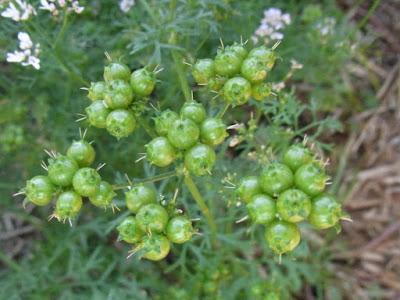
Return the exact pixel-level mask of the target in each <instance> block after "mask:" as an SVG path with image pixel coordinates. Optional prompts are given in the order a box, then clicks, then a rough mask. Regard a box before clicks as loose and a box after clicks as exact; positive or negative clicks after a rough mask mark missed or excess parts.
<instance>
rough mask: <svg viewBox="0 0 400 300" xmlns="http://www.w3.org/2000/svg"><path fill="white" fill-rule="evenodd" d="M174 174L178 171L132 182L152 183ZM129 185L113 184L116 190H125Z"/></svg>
mask: <svg viewBox="0 0 400 300" xmlns="http://www.w3.org/2000/svg"><path fill="white" fill-rule="evenodd" d="M174 176H177V173H176V172H175V171H171V172H166V173H163V174H159V175H156V176H152V177H149V178H144V179H133V181H132V182H133V184H139V183H152V182H157V181H161V180H164V179H168V178H171V177H174ZM128 187H129V185H114V186H113V190H114V191H116V190H123V189H126V188H128Z"/></svg>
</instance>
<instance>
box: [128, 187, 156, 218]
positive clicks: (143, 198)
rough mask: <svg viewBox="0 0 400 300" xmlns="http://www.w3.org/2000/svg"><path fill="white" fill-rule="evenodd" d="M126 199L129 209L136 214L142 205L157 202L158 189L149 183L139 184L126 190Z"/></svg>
mask: <svg viewBox="0 0 400 300" xmlns="http://www.w3.org/2000/svg"><path fill="white" fill-rule="evenodd" d="M125 200H126V206H127V207H128V209H129V210H130V211H131V212H133V213H135V214H136V213H137V212H138V211H139V209H140V208H141V207H142V206H144V205H147V204H150V203H156V201H157V191H156V189H155V188H154V187H153V186H151V185H149V184H138V185H135V186H133V187H132V188H131V189H130V190H129V191H127V192H125Z"/></svg>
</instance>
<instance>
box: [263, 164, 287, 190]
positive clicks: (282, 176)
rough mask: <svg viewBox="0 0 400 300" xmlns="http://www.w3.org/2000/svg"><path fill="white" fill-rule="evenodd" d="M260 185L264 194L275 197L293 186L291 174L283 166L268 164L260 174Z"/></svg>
mask: <svg viewBox="0 0 400 300" xmlns="http://www.w3.org/2000/svg"><path fill="white" fill-rule="evenodd" d="M260 185H261V189H262V190H263V191H264V192H265V193H267V194H268V195H271V196H276V195H277V194H279V193H281V192H283V191H284V190H286V189H288V188H290V187H291V186H292V185H293V173H292V171H291V170H290V169H289V167H288V166H286V165H284V164H281V163H277V162H275V163H270V164H268V165H267V166H266V167H265V168H264V169H263V170H262V172H261V175H260Z"/></svg>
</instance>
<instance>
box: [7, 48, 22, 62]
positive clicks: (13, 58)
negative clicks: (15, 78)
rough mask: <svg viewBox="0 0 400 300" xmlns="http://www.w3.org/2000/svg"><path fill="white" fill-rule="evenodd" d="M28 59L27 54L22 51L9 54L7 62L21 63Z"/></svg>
mask: <svg viewBox="0 0 400 300" xmlns="http://www.w3.org/2000/svg"><path fill="white" fill-rule="evenodd" d="M25 58H26V56H25V53H24V52H22V51H17V50H16V51H14V52H10V53H7V61H8V62H12V63H20V62H22V61H24V60H25Z"/></svg>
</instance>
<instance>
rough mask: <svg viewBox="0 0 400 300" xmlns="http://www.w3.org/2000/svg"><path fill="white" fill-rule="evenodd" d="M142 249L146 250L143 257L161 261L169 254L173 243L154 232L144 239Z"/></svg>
mask: <svg viewBox="0 0 400 300" xmlns="http://www.w3.org/2000/svg"><path fill="white" fill-rule="evenodd" d="M142 249H143V250H144V254H143V258H145V259H148V260H152V261H159V260H162V259H164V258H165V257H166V256H167V255H168V253H169V251H170V249H171V243H170V242H169V240H168V239H167V238H166V237H165V236H163V235H161V234H152V235H151V236H148V237H146V238H145V239H144V241H143V246H142Z"/></svg>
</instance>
